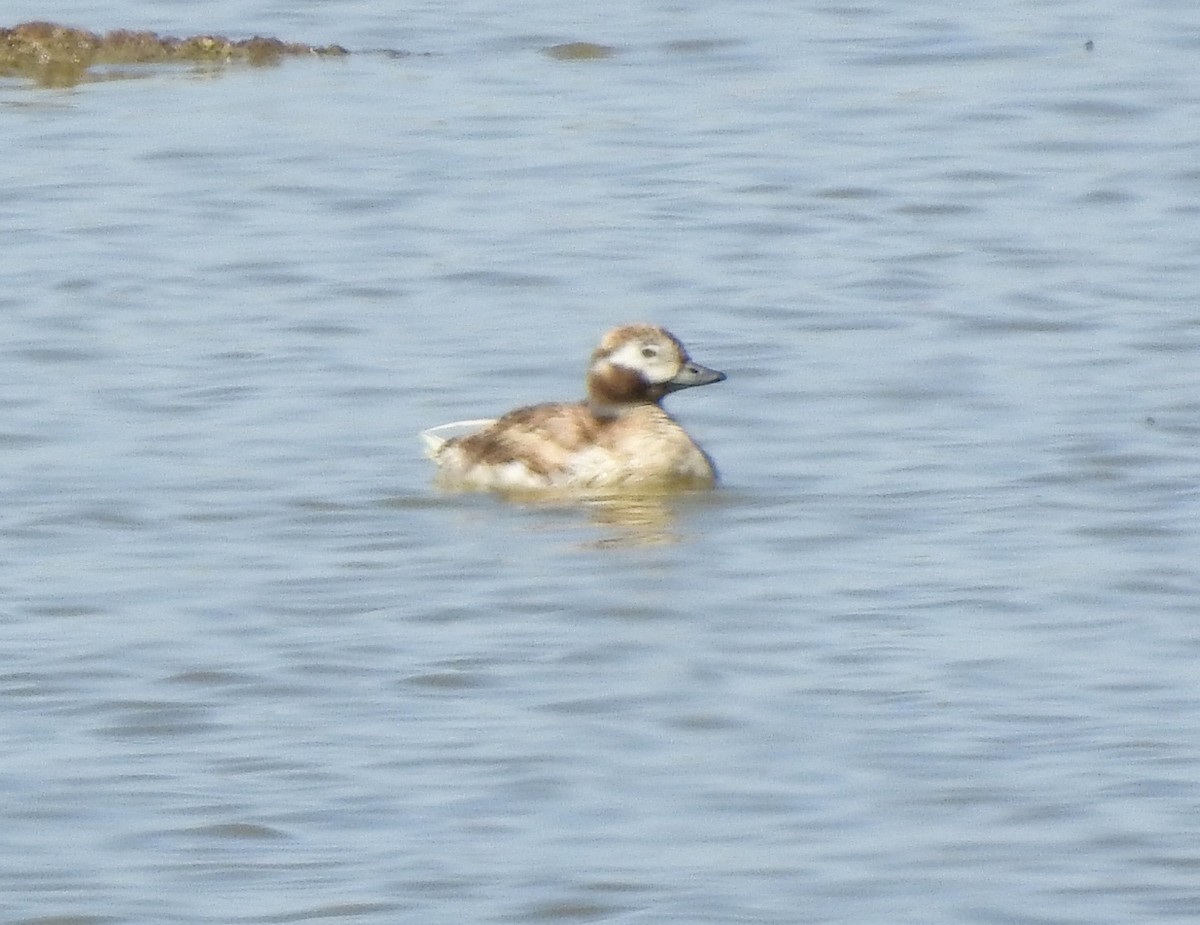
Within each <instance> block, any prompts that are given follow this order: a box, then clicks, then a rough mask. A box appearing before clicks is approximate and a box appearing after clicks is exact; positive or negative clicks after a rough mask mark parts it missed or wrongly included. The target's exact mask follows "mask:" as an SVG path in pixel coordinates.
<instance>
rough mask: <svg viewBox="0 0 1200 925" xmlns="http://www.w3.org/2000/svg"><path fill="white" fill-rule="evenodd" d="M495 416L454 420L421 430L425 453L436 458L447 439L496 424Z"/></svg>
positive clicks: (431, 457)
mask: <svg viewBox="0 0 1200 925" xmlns="http://www.w3.org/2000/svg"><path fill="white" fill-rule="evenodd" d="M495 423H496V419H495V418H479V419H477V420H474V421H453V422H451V423H449V424H439V425H438V426H437V427H430V428H429V429H428V430H423V431H421V434H420V436H421V442H422V443H423V444H425V455H426V456H428V457H429V458H430V459H434V458H435V457H436V456H437V454H438V452H439V451H440V450H441V448H442V447H443V446H445V444H446V441H447V440H450V439H452V438H453V437H461V436H463V435H465V434H468V433H473V432H475V431H477V430H482V429H483V428H484V427H487V426H488V425H489V424H495Z"/></svg>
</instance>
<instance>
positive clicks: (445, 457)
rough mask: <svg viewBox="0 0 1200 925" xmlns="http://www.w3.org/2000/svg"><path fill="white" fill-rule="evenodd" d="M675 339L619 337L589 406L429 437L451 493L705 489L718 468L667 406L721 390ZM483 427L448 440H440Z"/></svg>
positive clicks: (638, 333) (603, 352)
mask: <svg viewBox="0 0 1200 925" xmlns="http://www.w3.org/2000/svg"><path fill="white" fill-rule="evenodd" d="M724 378H725V374H724V373H720V372H717V371H716V370H715V369H708V368H707V367H704V366H701V365H700V364H699V363H693V362H692V360H691V359H690V358H689V357H688V355H687V351H686V350H685V349H684V347H683V344H681V343H680V342H679V341H678V340H677V339H676V338H675V337H674V335H672V334H671V333H670V332H669V331H666V330H664V329H663V328H658V327H653V326H651V325H646V324H631V325H625V326H624V327H620V328H614V329H613V330H611V331H609V332H608V333H607V334H605V335H604V338H603V340H601V341H600V346H599V347H597V348H596V350H595V352H594V353H593V354H592V360H591V365H590V366H589V367H588V374H587V398H586V399H585V400H584V401H582V402H577V403H554V404H544V405H533V406H531V407H528V408H518V409H517V410H515V411H510V412H509V413H508V414H506V415H504V417H502V418H500V419H499V420H496V421H465V422H462V423H461V424H446V425H443V426H442V427H435V428H432V429H431V430H427V431H425V432H424V433H422V434H421V437H422V439H423V440H424V441H425V444H426V448H427V451H428V454H429V456H430V458H431V459H433V461H434V462H435V463H437V466H438V481H439V482H440V483H441V484H442V485H443V486H445V487H447V488H459V489H474V490H487V489H498V490H516V491H520V490H530V489H534V490H538V489H550V490H558V491H566V492H570V491H572V490H576V489H584V490H586V489H601V490H604V489H608V490H613V489H616V490H622V489H655V488H675V487H678V488H693V487H694V488H705V487H709V486H711V485H713V484H714V483H715V482H716V472H715V470H714V468H713V464H712V460H710V459H709V458H708V455H707V454H706V453H705V452H704V451H703V450H702V449H700V447H698V446H697V445H696V444H695V442H694V441H693V440H692V438H691V437H689V436H688V434H687V431H685V430H684V429H683V428H682V427H680V426H679V424H677V423H676V422H675V419H674V418H672V417H671V416H670V415H669V414H667V412H665V411H663V409H662V408H661V407H660V406H659V403H660V402H661V401H662V399H663V397H664V396H666V395H667V394H669V393H671V392H677V391H679V390H680V389H687V388H691V387H692V386H696V385H708V384H709V383H713V382H720V381H721V380H722V379H724ZM471 427H478V428H480V429H478V430H476V431H475V432H474V433H467V434H464V435H462V436H457V437H449V438H446V437H443V436H441V435H440V434H439V431H445V430H450V429H458V430H462V429H464V428H471Z"/></svg>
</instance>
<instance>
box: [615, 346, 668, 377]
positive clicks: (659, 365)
mask: <svg viewBox="0 0 1200 925" xmlns="http://www.w3.org/2000/svg"><path fill="white" fill-rule="evenodd" d="M644 346H646V345H645V344H642V343H639V342H638V341H630V342H629V343H626V344H622V345H621V346H620V347H618V348H617V349H616V350H614V351H613V352H612V353H610V354H609V356H608V361H609V362H610V363H612V364H613V365H614V366H623V367H624V368H625V369H632V370H636V371H637V372H639V373H641V375H642V378H643V379H645V380H646V381H647V382H649V383H651V384H656V383H662V382H670V381H671V379H672V378H673V377H674V375H675V374H676V373H677V372H678V371H679V357H677V356H676V355H675V351H673V350H669V349H667V348H666V347H664V346H663V345H661V344H657V345H655V346H656V347H657V348H658V352H657V353H656V354H655V355H654V356H652V357H647V356H643V355H642V348H643V347H644Z"/></svg>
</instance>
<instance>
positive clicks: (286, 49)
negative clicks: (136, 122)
mask: <svg viewBox="0 0 1200 925" xmlns="http://www.w3.org/2000/svg"><path fill="white" fill-rule="evenodd" d="M346 54H349V52H348V51H347V50H346V49H345V48H342V47H341V46H340V45H324V46H319V45H304V44H301V43H297V42H284V41H281V40H280V39H276V38H263V37H262V36H255V37H254V38H249V39H240V40H232V39H228V38H225V37H224V36H221V35H193V36H189V37H188V38H174V37H172V36H162V35H159V34H158V33H156V32H133V31H130V30H127V29H116V30H114V31H112V32H108V33H105V34H103V35H101V34H99V33H96V32H88V31H87V30H85V29H75V28H72V27H71V26H63V25H60V24H58V23H51V22H27V23H21V24H20V25H18V26H13V27H12V28H0V77H27V78H29V79H31V80H34V81H36V82H37V83H39V84H41V85H43V86H72V85H74V84H77V83H80V82H81V81H85V80H88V79H89V69H90V68H92V67H95V66H98V65H99V66H106V65H128V64H153V63H162V62H171V61H176V62H193V63H212V64H225V63H235V62H240V63H245V64H250V65H257V66H263V65H268V64H275V63H277V62H279V61H280V60H281V59H283V58H288V57H299V56H304V55H316V56H320V57H340V56H342V55H346Z"/></svg>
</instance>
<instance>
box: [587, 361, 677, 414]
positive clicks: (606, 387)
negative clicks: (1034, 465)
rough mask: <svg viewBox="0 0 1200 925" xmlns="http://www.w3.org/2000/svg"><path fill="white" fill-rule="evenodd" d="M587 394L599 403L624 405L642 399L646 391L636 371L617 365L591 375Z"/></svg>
mask: <svg viewBox="0 0 1200 925" xmlns="http://www.w3.org/2000/svg"><path fill="white" fill-rule="evenodd" d="M588 394H589V395H590V396H591V397H592V398H593V399H595V400H596V401H598V402H600V403H601V404H605V405H625V404H629V403H630V402H636V401H644V400H645V398H646V394H647V393H646V384H645V383H644V382H643V381H642V377H641V376H639V375H638V374H637V373H636V372H634V371H633V370H631V369H622V368H621V367H619V366H609V367H608V368H607V369H605V371H604V373H603V375H597V376H592V377H591V378H590V379H589V381H588ZM659 397H661V396H659ZM655 400H657V399H655Z"/></svg>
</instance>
